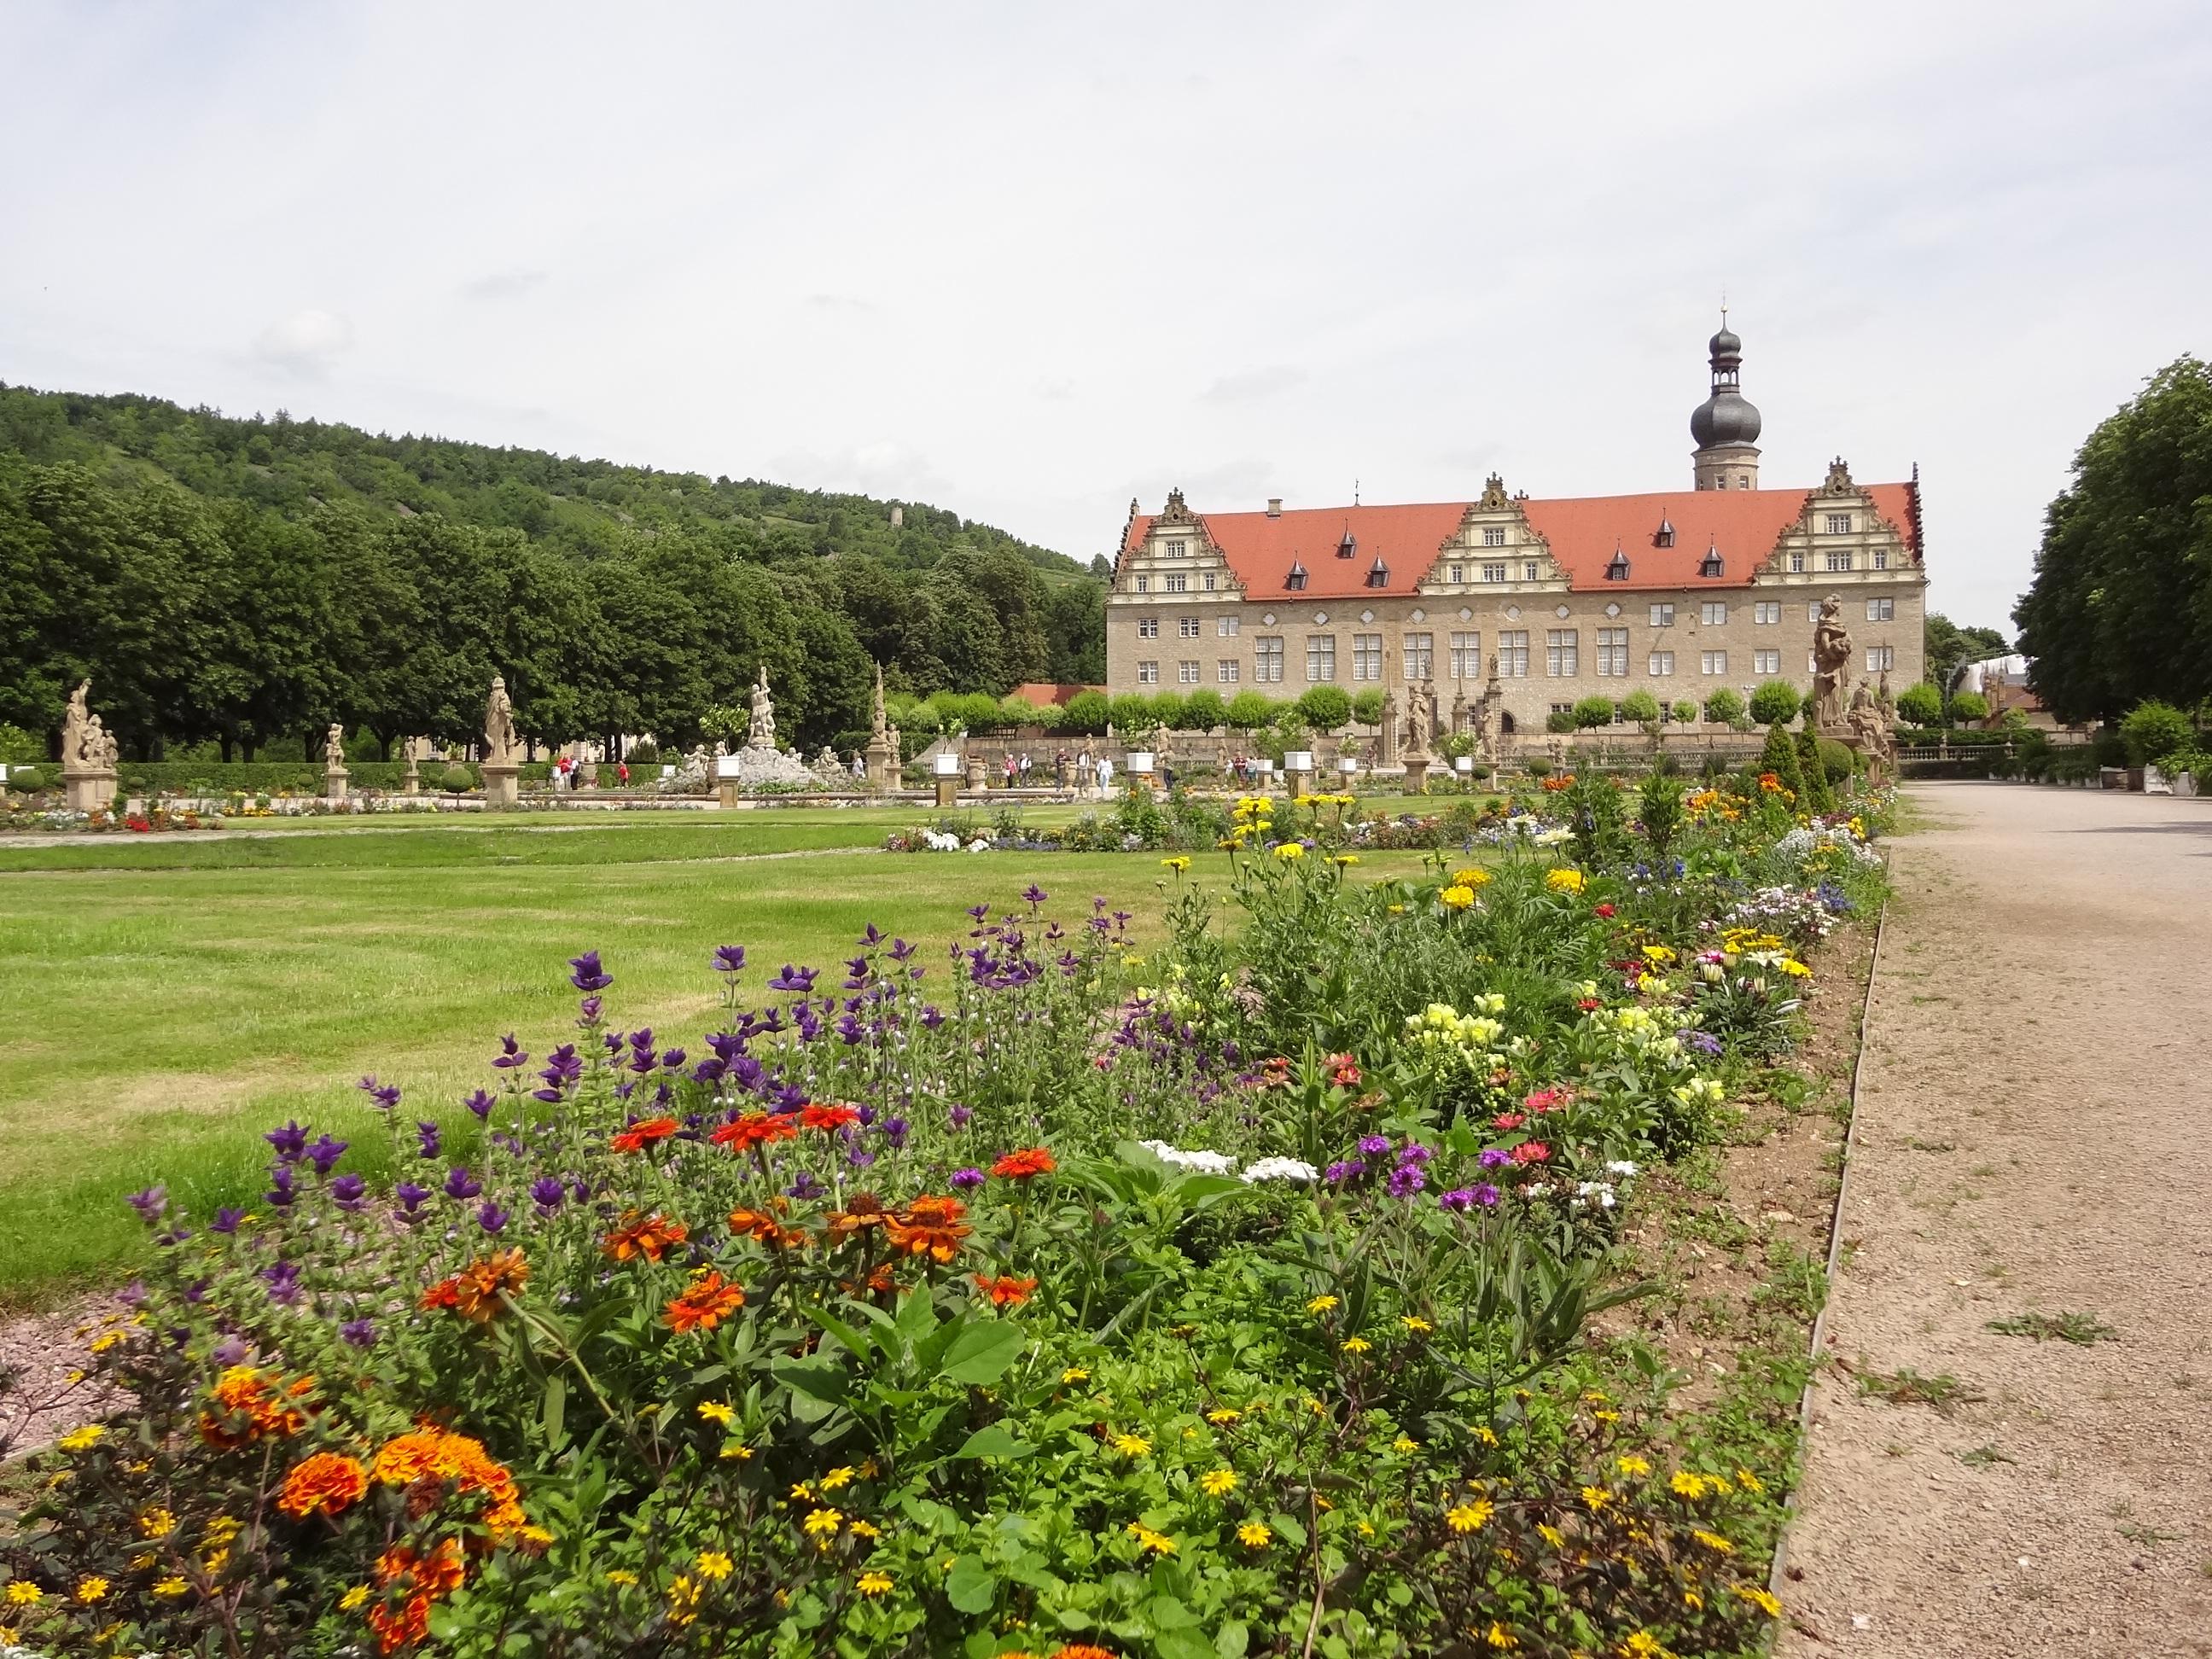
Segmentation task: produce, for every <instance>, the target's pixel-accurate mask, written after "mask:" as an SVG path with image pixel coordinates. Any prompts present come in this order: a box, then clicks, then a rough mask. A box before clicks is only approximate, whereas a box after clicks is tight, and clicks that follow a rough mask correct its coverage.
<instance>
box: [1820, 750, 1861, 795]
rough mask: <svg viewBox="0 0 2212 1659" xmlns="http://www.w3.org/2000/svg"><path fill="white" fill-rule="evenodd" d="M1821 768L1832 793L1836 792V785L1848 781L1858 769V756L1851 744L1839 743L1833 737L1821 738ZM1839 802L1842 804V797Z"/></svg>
mask: <svg viewBox="0 0 2212 1659" xmlns="http://www.w3.org/2000/svg"><path fill="white" fill-rule="evenodd" d="M1857 769H1858V756H1857V754H1856V753H1854V752H1853V750H1852V749H1851V746H1850V744H1847V743H1838V742H1837V741H1836V740H1835V738H1821V739H1820V770H1821V772H1822V774H1823V775H1825V776H1826V778H1827V780H1828V784H1829V792H1830V793H1831V794H1834V793H1836V787H1837V786H1838V785H1841V784H1844V783H1848V782H1849V781H1850V775H1851V774H1852V773H1853V772H1855V771H1857ZM1837 804H1838V805H1840V804H1841V803H1840V797H1838V802H1837Z"/></svg>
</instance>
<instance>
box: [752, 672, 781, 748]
mask: <svg viewBox="0 0 2212 1659" xmlns="http://www.w3.org/2000/svg"><path fill="white" fill-rule="evenodd" d="M745 747H746V748H748V749H773V748H775V699H774V698H773V697H771V696H769V694H768V665H767V664H766V663H763V664H762V665H760V678H758V679H757V680H755V681H754V682H753V717H752V720H751V721H750V724H748V725H747V726H746V727H745Z"/></svg>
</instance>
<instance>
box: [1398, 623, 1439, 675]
mask: <svg viewBox="0 0 2212 1659" xmlns="http://www.w3.org/2000/svg"><path fill="white" fill-rule="evenodd" d="M1403 651H1404V654H1405V658H1406V678H1407V679H1409V680H1413V681H1416V682H1418V681H1421V680H1425V679H1428V678H1431V677H1433V676H1434V675H1435V673H1436V671H1437V636H1436V635H1433V634H1408V635H1406V638H1405V642H1404V646H1403Z"/></svg>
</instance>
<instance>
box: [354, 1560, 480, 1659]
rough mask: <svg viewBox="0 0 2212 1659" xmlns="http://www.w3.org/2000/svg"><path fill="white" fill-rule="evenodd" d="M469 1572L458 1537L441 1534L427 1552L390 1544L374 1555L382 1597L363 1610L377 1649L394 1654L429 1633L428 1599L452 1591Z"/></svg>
mask: <svg viewBox="0 0 2212 1659" xmlns="http://www.w3.org/2000/svg"><path fill="white" fill-rule="evenodd" d="M467 1576H468V1567H467V1565H466V1564H465V1562H464V1561H463V1560H462V1559H461V1546H460V1541H459V1539H455V1538H441V1539H440V1540H439V1541H438V1542H437V1544H436V1546H435V1547H434V1548H432V1550H431V1551H430V1553H428V1555H422V1554H418V1553H416V1551H415V1550H413V1549H412V1548H410V1547H408V1546H407V1545H405V1544H394V1545H393V1546H392V1547H391V1548H390V1549H388V1550H386V1551H385V1552H384V1553H383V1554H381V1555H380V1556H378V1557H377V1558H376V1582H377V1583H378V1585H379V1586H380V1588H382V1589H384V1590H385V1592H386V1595H385V1599H384V1600H382V1601H379V1602H378V1603H377V1604H376V1605H375V1606H374V1607H371V1608H369V1610H368V1627H369V1628H370V1629H371V1630H373V1631H374V1632H376V1642H377V1647H378V1649H379V1650H380V1651H382V1652H385V1653H396V1652H398V1650H400V1649H401V1648H404V1647H408V1646H410V1645H411V1644H415V1643H416V1642H420V1641H421V1640H422V1638H424V1637H426V1636H428V1634H429V1633H430V1603H431V1602H433V1601H435V1600H437V1599H438V1598H439V1597H440V1596H442V1595H452V1594H453V1592H454V1591H455V1590H457V1589H459V1588H460V1587H461V1581H462V1580H463V1579H464V1578H465V1577H467Z"/></svg>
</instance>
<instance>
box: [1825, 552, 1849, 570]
mask: <svg viewBox="0 0 2212 1659" xmlns="http://www.w3.org/2000/svg"><path fill="white" fill-rule="evenodd" d="M1827 566H1828V568H1829V569H1831V570H1849V569H1850V568H1851V550H1850V549H1849V548H1848V547H1838V548H1836V549H1834V550H1832V551H1831V552H1830V553H1829V555H1828V559H1827Z"/></svg>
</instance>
